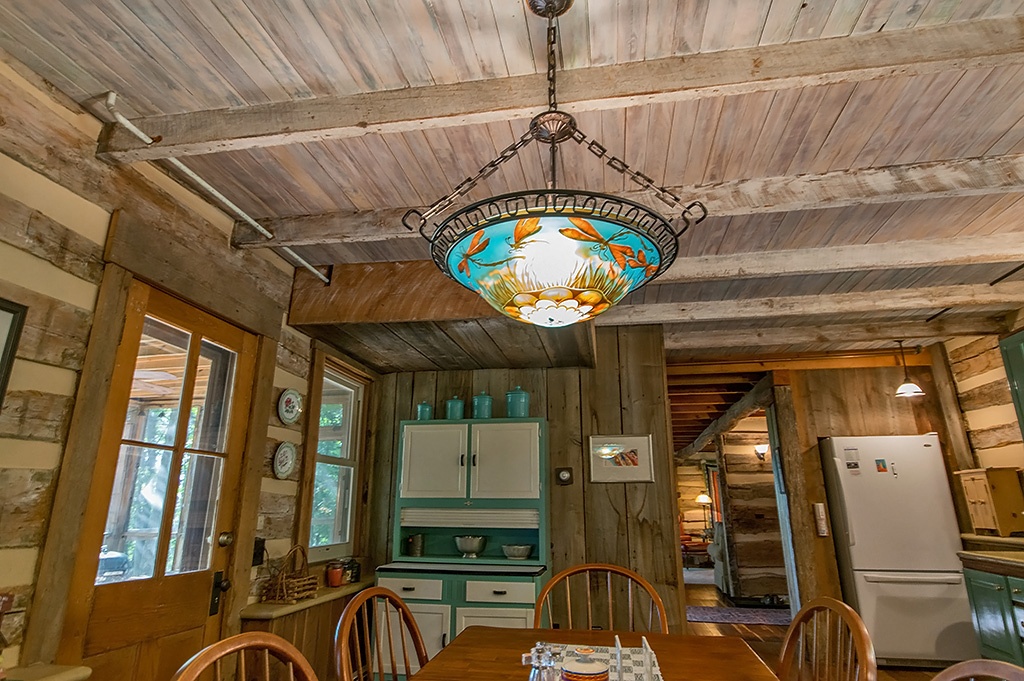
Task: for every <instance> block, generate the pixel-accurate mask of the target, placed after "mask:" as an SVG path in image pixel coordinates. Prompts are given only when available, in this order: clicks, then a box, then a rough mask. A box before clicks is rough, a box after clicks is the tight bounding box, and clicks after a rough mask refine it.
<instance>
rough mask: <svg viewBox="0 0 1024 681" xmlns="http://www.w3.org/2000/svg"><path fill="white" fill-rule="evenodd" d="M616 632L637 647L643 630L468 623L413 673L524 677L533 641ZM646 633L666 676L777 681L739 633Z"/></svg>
mask: <svg viewBox="0 0 1024 681" xmlns="http://www.w3.org/2000/svg"><path fill="white" fill-rule="evenodd" d="M616 634H618V636H619V640H620V641H621V642H622V646H623V647H629V648H639V647H640V636H641V635H640V634H639V633H632V632H625V631H595V630H586V629H582V630H581V629H500V628H497V627H468V628H467V629H465V630H464V631H463V632H462V633H461V634H459V635H458V636H457V637H455V640H454V641H452V642H451V643H449V644H448V645H447V646H446V647H445V648H444V650H442V651H441V652H439V653H438V654H437V655H435V656H434V657H433V659H431V660H430V661H429V662H427V664H426V665H425V666H424V667H423V668H422V669H420V670H419V671H418V672H416V674H414V675H413V676H412V677H411V678H412V679H413V680H414V681H452V679H471V678H478V679H487V680H488V681H506V680H507V681H523V680H524V679H527V678H529V676H530V668H529V667H524V666H523V665H522V655H523V653H528V652H530V648H532V647H533V645H534V644H535V643H536V642H537V641H544V642H545V643H564V644H570V645H594V646H614V645H615V635H616ZM644 636H646V637H647V641H648V643H650V644H651V648H652V649H653V650H654V654H655V655H656V656H657V658H658V665H659V667H660V668H661V674H662V677H663V678H664V681H684V680H691V681H778V680H777V678H776V676H775V674H773V673H772V670H771V669H769V668H768V666H767V665H765V663H764V662H762V661H761V658H759V657H758V656H757V654H756V653H755V652H754V651H753V650H751V649H750V646H748V645H747V644H746V642H745V641H744V640H743V639H741V638H736V637H733V636H690V635H676V634H644ZM614 678H615V675H614V673H613V674H612V679H614ZM631 681H632V680H631Z"/></svg>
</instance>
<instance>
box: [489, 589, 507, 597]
mask: <svg viewBox="0 0 1024 681" xmlns="http://www.w3.org/2000/svg"><path fill="white" fill-rule="evenodd" d="M491 593H493V594H494V595H495V596H507V595H508V591H505V590H504V589H493V590H492V591H491Z"/></svg>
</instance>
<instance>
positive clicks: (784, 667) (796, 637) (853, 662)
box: [779, 597, 878, 681]
mask: <svg viewBox="0 0 1024 681" xmlns="http://www.w3.org/2000/svg"><path fill="white" fill-rule="evenodd" d="M877 676H878V667H877V664H876V662H875V647H874V645H872V643H871V637H870V636H869V635H868V630H867V627H865V626H864V621H863V620H861V618H860V615H858V614H857V613H856V611H854V609H853V608H851V607H850V606H848V605H847V604H846V603H842V602H840V601H837V600H836V599H834V598H828V597H822V598H815V599H814V600H813V601H811V602H810V603H807V604H806V605H805V606H804V607H803V608H801V609H800V612H798V613H797V614H796V618H795V619H794V620H793V622H792V624H790V625H789V630H788V631H786V637H785V638H784V639H783V641H782V656H781V662H780V664H779V679H781V681H792V680H793V679H800V680H803V679H813V680H814V681H818V680H819V679H821V680H824V679H827V680H828V681H876V679H877Z"/></svg>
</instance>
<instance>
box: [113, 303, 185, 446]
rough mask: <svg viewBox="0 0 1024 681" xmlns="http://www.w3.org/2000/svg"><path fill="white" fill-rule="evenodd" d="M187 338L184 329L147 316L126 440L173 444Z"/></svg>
mask: <svg viewBox="0 0 1024 681" xmlns="http://www.w3.org/2000/svg"><path fill="white" fill-rule="evenodd" d="M190 338H191V334H189V333H188V332H187V331H182V330H181V329H179V328H177V327H174V326H171V325H170V324H167V323H166V322H162V321H160V320H159V319H154V318H153V317H146V321H145V324H144V325H143V327H142V339H141V340H140V341H139V354H138V357H137V358H136V360H135V373H134V375H133V376H132V392H131V399H130V401H129V403H128V413H127V414H126V415H125V419H124V439H125V440H135V441H138V442H146V443H148V444H154V445H167V446H171V445H173V444H174V436H175V433H176V431H177V426H178V407H179V405H180V404H181V388H182V382H183V381H184V377H185V361H186V360H187V358H188V344H189V339H190Z"/></svg>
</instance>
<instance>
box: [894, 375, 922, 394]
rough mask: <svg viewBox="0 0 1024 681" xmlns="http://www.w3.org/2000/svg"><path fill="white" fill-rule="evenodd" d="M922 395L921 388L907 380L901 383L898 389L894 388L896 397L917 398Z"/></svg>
mask: <svg viewBox="0 0 1024 681" xmlns="http://www.w3.org/2000/svg"><path fill="white" fill-rule="evenodd" d="M920 395H924V391H923V390H921V386H919V385H918V384H917V383H914V382H913V381H911V380H910V379H909V378H907V379H906V380H904V381H903V383H902V384H901V385H900V387H898V388H896V397H918V396H920Z"/></svg>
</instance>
